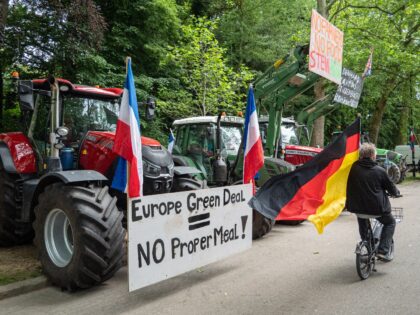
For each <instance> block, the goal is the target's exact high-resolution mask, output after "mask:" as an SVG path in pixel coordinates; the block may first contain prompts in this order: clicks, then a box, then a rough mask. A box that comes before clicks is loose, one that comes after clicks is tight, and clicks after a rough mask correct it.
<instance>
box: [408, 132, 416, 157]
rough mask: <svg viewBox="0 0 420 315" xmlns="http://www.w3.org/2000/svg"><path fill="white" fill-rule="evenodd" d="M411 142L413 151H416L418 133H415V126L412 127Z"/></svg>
mask: <svg viewBox="0 0 420 315" xmlns="http://www.w3.org/2000/svg"><path fill="white" fill-rule="evenodd" d="M409 142H410V148H411V151H413V152H415V144H416V134H415V133H414V128H411V130H410V137H409Z"/></svg>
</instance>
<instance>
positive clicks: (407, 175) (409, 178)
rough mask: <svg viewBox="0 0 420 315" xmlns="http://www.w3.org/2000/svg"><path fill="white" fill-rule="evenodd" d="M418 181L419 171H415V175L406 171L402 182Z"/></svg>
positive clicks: (419, 179) (419, 178) (419, 177)
mask: <svg viewBox="0 0 420 315" xmlns="http://www.w3.org/2000/svg"><path fill="white" fill-rule="evenodd" d="M418 182H420V173H419V172H416V177H413V173H412V172H410V173H407V174H406V177H405V179H404V181H403V182H402V184H410V183H418Z"/></svg>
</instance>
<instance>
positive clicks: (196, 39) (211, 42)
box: [167, 18, 251, 115]
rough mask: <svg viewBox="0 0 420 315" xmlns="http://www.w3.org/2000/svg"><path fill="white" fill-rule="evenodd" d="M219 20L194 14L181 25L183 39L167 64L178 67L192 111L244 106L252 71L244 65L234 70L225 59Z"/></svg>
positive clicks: (178, 75) (206, 111)
mask: <svg viewBox="0 0 420 315" xmlns="http://www.w3.org/2000/svg"><path fill="white" fill-rule="evenodd" d="M216 28H217V23H216V22H214V21H209V20H206V19H205V18H193V19H192V23H191V24H188V25H185V26H183V27H182V34H183V38H182V43H180V44H179V45H178V46H176V47H173V48H172V50H171V52H170V53H169V55H168V61H167V66H169V67H171V68H173V69H174V70H175V72H174V75H175V76H177V77H178V78H179V80H180V82H181V85H182V86H183V87H184V88H185V89H186V90H187V91H188V93H189V95H190V103H191V104H192V108H190V115H194V114H195V115H197V114H199V115H207V114H215V113H217V112H218V111H219V110H225V111H228V112H230V113H234V112H235V111H237V110H241V109H242V108H243V106H244V103H243V96H244V92H245V91H246V84H247V82H249V80H250V79H251V74H250V72H249V71H248V70H247V69H246V68H245V67H241V69H240V71H238V72H235V71H233V69H232V68H230V67H229V66H228V65H227V64H226V61H225V57H224V55H225V49H223V48H221V47H220V46H219V44H218V41H217V39H216V38H215V35H214V32H215V30H216Z"/></svg>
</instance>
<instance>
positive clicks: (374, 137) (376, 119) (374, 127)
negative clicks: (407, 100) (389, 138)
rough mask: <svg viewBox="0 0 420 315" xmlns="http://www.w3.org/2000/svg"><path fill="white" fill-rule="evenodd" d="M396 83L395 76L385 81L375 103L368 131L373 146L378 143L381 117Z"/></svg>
mask: <svg viewBox="0 0 420 315" xmlns="http://www.w3.org/2000/svg"><path fill="white" fill-rule="evenodd" d="M396 81H397V77H396V76H393V77H391V78H389V79H388V80H387V82H386V83H385V85H384V89H383V90H382V94H381V97H380V98H379V100H378V101H377V102H376V106H375V111H374V112H373V115H372V120H371V122H370V130H369V137H370V141H372V142H373V143H375V144H376V143H377V142H378V135H379V129H380V127H381V124H382V117H383V116H384V112H385V106H386V102H387V101H388V97H389V95H390V94H391V92H392V91H393V90H394V88H395V86H396Z"/></svg>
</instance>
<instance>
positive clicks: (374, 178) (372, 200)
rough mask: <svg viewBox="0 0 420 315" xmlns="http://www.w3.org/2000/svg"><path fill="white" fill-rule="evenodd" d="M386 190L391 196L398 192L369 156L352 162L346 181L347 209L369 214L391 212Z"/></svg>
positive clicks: (384, 172) (383, 171)
mask: <svg viewBox="0 0 420 315" xmlns="http://www.w3.org/2000/svg"><path fill="white" fill-rule="evenodd" d="M386 192H388V193H389V194H390V195H392V196H396V195H399V194H400V192H399V191H398V189H397V188H396V187H395V185H394V184H393V183H392V182H391V180H390V179H389V177H388V175H387V173H386V171H385V170H384V169H383V168H382V167H380V166H378V165H377V164H376V162H374V161H372V160H371V159H370V158H364V159H360V160H359V161H357V162H355V163H354V164H353V166H352V168H351V170H350V174H349V178H348V181H347V200H346V208H347V210H348V211H350V212H354V213H363V214H371V215H381V214H384V213H388V212H391V204H390V203H389V199H388V196H387V195H386Z"/></svg>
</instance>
